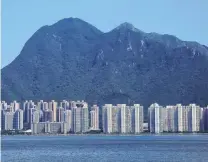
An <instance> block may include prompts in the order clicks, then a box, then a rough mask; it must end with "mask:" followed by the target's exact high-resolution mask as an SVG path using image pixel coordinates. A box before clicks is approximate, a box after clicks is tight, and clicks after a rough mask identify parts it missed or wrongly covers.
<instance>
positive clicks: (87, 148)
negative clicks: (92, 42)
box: [1, 135, 208, 162]
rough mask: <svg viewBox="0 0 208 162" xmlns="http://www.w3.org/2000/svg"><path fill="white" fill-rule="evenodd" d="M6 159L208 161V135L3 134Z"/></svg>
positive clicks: (45, 161)
mask: <svg viewBox="0 0 208 162" xmlns="http://www.w3.org/2000/svg"><path fill="white" fill-rule="evenodd" d="M1 155H2V162H88V161H89V162H111V161H112V162H117V161H119V162H134V161H138V162H142V161H146V162H150V161H151V162H157V161H158V162H171V161H178V162H183V161H184V162H186V161H187V162H192V161H193V162H201V161H204V162H208V135H162V136H151V135H146V136H2V152H1Z"/></svg>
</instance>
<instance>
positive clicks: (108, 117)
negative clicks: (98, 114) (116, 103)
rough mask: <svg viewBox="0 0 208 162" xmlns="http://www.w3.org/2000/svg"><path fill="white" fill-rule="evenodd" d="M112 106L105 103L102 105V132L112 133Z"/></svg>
mask: <svg viewBox="0 0 208 162" xmlns="http://www.w3.org/2000/svg"><path fill="white" fill-rule="evenodd" d="M112 107H113V105H112V104H105V105H104V106H103V107H102V121H103V132H104V133H113V124H112Z"/></svg>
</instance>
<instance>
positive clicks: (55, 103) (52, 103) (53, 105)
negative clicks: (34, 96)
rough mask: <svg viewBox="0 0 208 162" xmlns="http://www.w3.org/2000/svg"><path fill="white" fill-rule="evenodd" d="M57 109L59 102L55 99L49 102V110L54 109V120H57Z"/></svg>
mask: <svg viewBox="0 0 208 162" xmlns="http://www.w3.org/2000/svg"><path fill="white" fill-rule="evenodd" d="M56 109H57V102H55V101H54V100H52V101H51V102H49V110H52V111H53V122H56V112H57V111H56Z"/></svg>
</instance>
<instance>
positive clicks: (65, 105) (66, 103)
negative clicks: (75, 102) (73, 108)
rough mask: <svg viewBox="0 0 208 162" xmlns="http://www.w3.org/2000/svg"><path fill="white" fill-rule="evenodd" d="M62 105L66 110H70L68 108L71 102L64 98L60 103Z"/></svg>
mask: <svg viewBox="0 0 208 162" xmlns="http://www.w3.org/2000/svg"><path fill="white" fill-rule="evenodd" d="M60 107H63V108H64V110H68V109H69V102H68V101H66V100H63V101H62V102H61V103H60Z"/></svg>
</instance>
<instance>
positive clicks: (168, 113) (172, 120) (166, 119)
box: [163, 106, 178, 132]
mask: <svg viewBox="0 0 208 162" xmlns="http://www.w3.org/2000/svg"><path fill="white" fill-rule="evenodd" d="M177 123H178V114H177V108H176V106H166V108H164V109H163V131H164V132H177V129H178V127H177Z"/></svg>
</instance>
